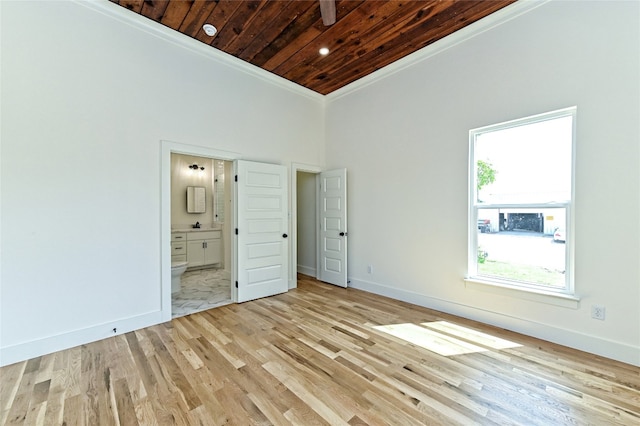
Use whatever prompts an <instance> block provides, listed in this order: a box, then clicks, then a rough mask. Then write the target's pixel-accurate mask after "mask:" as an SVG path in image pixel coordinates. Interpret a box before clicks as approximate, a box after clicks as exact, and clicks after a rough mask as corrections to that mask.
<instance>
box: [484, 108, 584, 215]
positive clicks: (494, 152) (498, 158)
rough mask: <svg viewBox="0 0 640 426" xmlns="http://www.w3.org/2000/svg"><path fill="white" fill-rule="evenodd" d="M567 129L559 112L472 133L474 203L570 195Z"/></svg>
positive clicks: (565, 119) (543, 199) (569, 131)
mask: <svg viewBox="0 0 640 426" xmlns="http://www.w3.org/2000/svg"><path fill="white" fill-rule="evenodd" d="M572 131H573V117H572V116H565V117H560V118H553V119H548V120H545V121H538V122H533V123H528V124H523V125H519V126H516V127H509V128H504V129H498V130H493V131H488V132H483V133H479V134H476V138H475V153H474V155H475V159H476V176H477V177H478V180H477V182H476V187H477V200H478V203H479V204H482V203H491V204H519V203H548V202H563V201H568V200H570V199H571V145H572V142H573V138H572ZM487 174H489V175H491V174H493V179H491V176H489V177H488V178H487Z"/></svg>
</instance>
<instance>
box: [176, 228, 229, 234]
mask: <svg viewBox="0 0 640 426" xmlns="http://www.w3.org/2000/svg"><path fill="white" fill-rule="evenodd" d="M221 230H222V228H181V229H172V230H171V233H172V234H175V233H182V232H203V231H221Z"/></svg>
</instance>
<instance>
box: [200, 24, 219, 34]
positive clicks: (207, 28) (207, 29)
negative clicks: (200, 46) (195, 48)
mask: <svg viewBox="0 0 640 426" xmlns="http://www.w3.org/2000/svg"><path fill="white" fill-rule="evenodd" d="M202 29H203V30H204V33H205V34H206V35H208V36H210V37H213V36H214V35H216V33H217V32H218V29H217V28H216V27H214V26H213V25H211V24H204V25H203V26H202Z"/></svg>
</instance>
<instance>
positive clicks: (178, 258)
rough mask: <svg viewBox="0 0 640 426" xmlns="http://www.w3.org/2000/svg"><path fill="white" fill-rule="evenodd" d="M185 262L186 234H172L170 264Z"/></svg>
mask: <svg viewBox="0 0 640 426" xmlns="http://www.w3.org/2000/svg"><path fill="white" fill-rule="evenodd" d="M185 260H187V234H186V233H185V232H173V233H172V234H171V263H173V262H184V261H185Z"/></svg>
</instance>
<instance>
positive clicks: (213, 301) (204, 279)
mask: <svg viewBox="0 0 640 426" xmlns="http://www.w3.org/2000/svg"><path fill="white" fill-rule="evenodd" d="M230 303H231V279H230V276H229V272H226V271H224V270H222V269H198V270H195V271H186V272H185V273H184V274H183V275H182V286H181V289H180V291H179V292H178V293H173V294H172V295H171V317H172V318H177V317H183V316H185V315H189V314H193V313H195V312H200V311H206V310H207V309H211V308H215V307H218V306H224V305H228V304H230Z"/></svg>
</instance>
